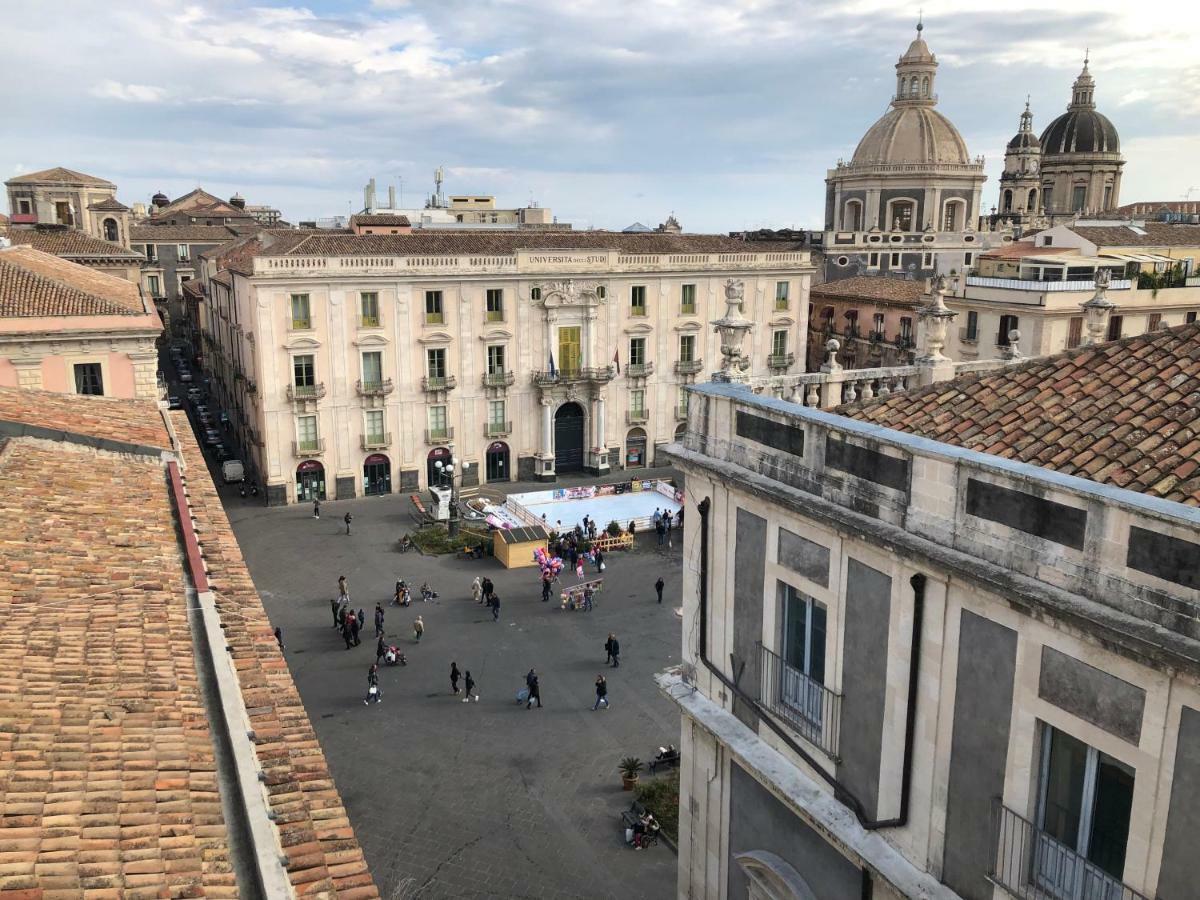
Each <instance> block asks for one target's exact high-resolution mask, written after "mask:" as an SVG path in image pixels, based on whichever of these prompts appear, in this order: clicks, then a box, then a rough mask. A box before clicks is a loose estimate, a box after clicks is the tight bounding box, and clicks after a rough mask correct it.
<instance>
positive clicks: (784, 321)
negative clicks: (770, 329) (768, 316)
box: [767, 316, 796, 328]
mask: <svg viewBox="0 0 1200 900" xmlns="http://www.w3.org/2000/svg"><path fill="white" fill-rule="evenodd" d="M767 324H768V325H772V326H776V327H779V328H786V327H787V326H789V325H795V324H796V320H795V319H793V318H792V317H791V316H776V317H775V318H773V319H772V320H771V321H770V322H768V323H767Z"/></svg>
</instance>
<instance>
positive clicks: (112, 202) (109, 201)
mask: <svg viewBox="0 0 1200 900" xmlns="http://www.w3.org/2000/svg"><path fill="white" fill-rule="evenodd" d="M88 209H94V210H97V211H99V212H129V207H128V206H126V205H125V204H124V203H122V202H121V201H120V200H118V199H117V198H116V197H107V198H105V199H104V200H97V201H96V202H95V203H93V204H92V205H91V206H89V207H88Z"/></svg>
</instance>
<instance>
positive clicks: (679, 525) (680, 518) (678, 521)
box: [675, 506, 683, 537]
mask: <svg viewBox="0 0 1200 900" xmlns="http://www.w3.org/2000/svg"><path fill="white" fill-rule="evenodd" d="M675 527H676V528H678V529H679V536H680V537H683V507H682V506H681V507H679V513H678V514H677V515H676V516H675Z"/></svg>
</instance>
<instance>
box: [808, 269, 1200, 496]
mask: <svg viewBox="0 0 1200 900" xmlns="http://www.w3.org/2000/svg"><path fill="white" fill-rule="evenodd" d="M814 290H815V289H814ZM1197 394H1200V323H1197V324H1192V325H1182V326H1178V327H1176V328H1171V329H1167V330H1163V331H1155V332H1150V333H1147V334H1143V335H1138V336H1136V337H1130V338H1124V339H1123V340H1119V341H1112V342H1110V343H1107V344H1100V345H1098V346H1095V347H1085V348H1082V349H1080V350H1074V351H1069V352H1067V353H1062V354H1058V355H1056V356H1047V357H1040V358H1038V359H1033V360H1030V361H1028V362H1025V363H1021V364H1019V365H1017V366H1014V367H1011V368H1007V369H999V370H994V371H990V372H985V373H980V374H976V375H964V376H961V377H959V378H956V379H953V380H952V381H949V382H942V383H939V384H934V385H931V386H929V387H927V388H924V389H921V390H918V391H912V392H909V393H903V394H894V395H892V396H889V397H886V398H881V399H878V400H871V401H868V402H866V403H860V404H855V405H849V406H843V407H839V409H838V412H840V413H842V414H843V415H846V416H849V417H851V418H854V419H863V420H865V421H869V422H873V423H875V424H877V425H883V426H885V427H888V428H895V429H897V430H899V431H907V432H912V433H914V434H920V435H923V436H925V437H928V438H932V439H934V440H938V441H943V442H945V443H949V444H955V445H957V446H961V447H967V448H969V449H972V450H980V451H982V452H985V453H991V454H994V455H998V456H1004V457H1008V458H1012V459H1018V460H1021V461H1023V462H1030V463H1034V464H1037V465H1042V466H1045V467H1047V468H1051V469H1054V470H1056V471H1059V472H1065V473H1067V474H1071V475H1079V476H1082V477H1084V478H1091V479H1092V480H1094V481H1098V482H1102V483H1108V484H1115V485H1118V486H1120V487H1127V488H1129V489H1131V490H1136V491H1140V492H1142V493H1146V494H1151V495H1153V496H1156V497H1162V498H1164V499H1167V500H1174V501H1176V502H1179V503H1185V504H1187V505H1189V506H1200V478H1191V477H1190V476H1191V475H1192V474H1193V473H1194V472H1195V471H1196V470H1197V468H1198V463H1197V460H1200V439H1198V438H1196V437H1195V432H1194V431H1193V430H1192V429H1190V428H1189V427H1188V426H1189V423H1190V422H1191V421H1192V420H1193V419H1194V418H1195V417H1196V416H1198V415H1200V410H1197V409H1196V404H1195V402H1194V401H1190V402H1188V403H1187V405H1186V406H1185V407H1184V408H1183V409H1181V410H1179V411H1178V414H1176V413H1175V412H1174V411H1172V410H1171V409H1170V408H1169V407H1165V406H1164V403H1166V402H1167V398H1168V397H1171V396H1172V395H1175V396H1177V397H1178V398H1182V397H1185V396H1194V395H1197ZM1177 402H1178V400H1177V399H1172V400H1170V403H1172V404H1174V403H1177ZM1189 479H1190V480H1189Z"/></svg>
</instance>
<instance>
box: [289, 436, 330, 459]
mask: <svg viewBox="0 0 1200 900" xmlns="http://www.w3.org/2000/svg"><path fill="white" fill-rule="evenodd" d="M324 452H325V439H324V438H317V439H316V440H315V441H292V455H293V456H320V455H321V454H322V453H324Z"/></svg>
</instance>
